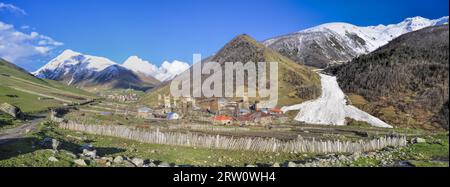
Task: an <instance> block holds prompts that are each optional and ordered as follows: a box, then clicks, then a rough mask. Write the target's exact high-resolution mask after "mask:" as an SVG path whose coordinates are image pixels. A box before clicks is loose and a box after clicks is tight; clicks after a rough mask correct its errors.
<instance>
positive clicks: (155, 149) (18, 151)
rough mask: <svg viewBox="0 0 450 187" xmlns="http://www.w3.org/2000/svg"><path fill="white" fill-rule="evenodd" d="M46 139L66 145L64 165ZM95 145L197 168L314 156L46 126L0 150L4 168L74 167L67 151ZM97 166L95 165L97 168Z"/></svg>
mask: <svg viewBox="0 0 450 187" xmlns="http://www.w3.org/2000/svg"><path fill="white" fill-rule="evenodd" d="M45 137H52V138H56V139H58V140H60V141H61V142H62V145H61V148H62V151H59V152H58V153H56V154H55V157H56V158H57V159H59V160H60V162H57V163H55V162H50V161H48V157H50V156H53V153H52V152H51V151H50V150H46V149H43V148H41V147H39V146H38V144H39V142H40V141H42V140H43V139H44V138H45ZM86 143H91V144H92V145H93V146H94V147H95V148H96V149H97V154H98V155H99V156H108V157H109V156H118V155H121V156H127V157H139V158H143V159H151V160H155V161H161V162H167V163H171V164H177V165H195V166H244V165H246V164H263V163H264V164H270V165H271V164H273V163H275V162H278V163H283V162H286V161H289V160H301V159H306V158H310V157H311V156H313V155H307V154H286V153H284V154H282V153H260V152H258V153H255V152H246V151H229V150H214V149H202V148H195V147H194V148H189V147H180V146H167V145H155V144H144V143H140V142H136V141H130V140H126V139H122V138H114V137H107V136H95V135H89V134H84V133H78V132H73V131H66V130H61V129H58V128H56V126H55V125H53V124H50V123H45V124H42V125H41V126H40V128H39V131H38V132H35V133H33V134H30V135H28V136H27V137H26V138H23V139H21V140H18V141H16V142H11V143H8V144H5V145H2V146H1V147H0V166H73V163H71V162H70V158H69V157H68V156H67V154H66V153H65V151H64V150H67V151H70V152H73V153H76V152H79V147H80V146H81V145H83V144H86ZM93 166H95V165H93Z"/></svg>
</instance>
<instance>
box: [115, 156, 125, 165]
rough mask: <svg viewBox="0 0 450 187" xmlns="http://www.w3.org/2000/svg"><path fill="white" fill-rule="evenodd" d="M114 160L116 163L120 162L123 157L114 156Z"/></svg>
mask: <svg viewBox="0 0 450 187" xmlns="http://www.w3.org/2000/svg"><path fill="white" fill-rule="evenodd" d="M113 162H114V163H115V164H120V163H122V162H123V157H122V156H116V158H114V160H113Z"/></svg>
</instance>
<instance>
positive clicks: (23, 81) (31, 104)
mask: <svg viewBox="0 0 450 187" xmlns="http://www.w3.org/2000/svg"><path fill="white" fill-rule="evenodd" d="M93 98H95V95H93V94H91V93H88V92H85V91H82V90H80V89H77V88H73V87H70V86H66V85H63V84H61V83H59V82H57V81H53V80H46V79H39V78H36V77H34V76H32V75H31V74H29V73H28V72H26V71H25V70H23V69H20V68H18V67H16V66H15V65H13V64H11V63H8V62H6V61H4V60H1V59H0V103H4V102H6V103H10V104H12V105H16V106H18V107H20V108H21V109H22V111H24V112H26V113H33V112H39V111H43V110H46V109H47V108H49V107H55V106H62V105H63V104H64V103H80V102H85V101H87V100H89V99H93Z"/></svg>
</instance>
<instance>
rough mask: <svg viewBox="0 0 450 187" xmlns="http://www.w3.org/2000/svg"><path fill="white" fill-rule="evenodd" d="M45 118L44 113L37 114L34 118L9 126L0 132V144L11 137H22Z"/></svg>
mask: <svg viewBox="0 0 450 187" xmlns="http://www.w3.org/2000/svg"><path fill="white" fill-rule="evenodd" d="M44 120H45V114H39V115H37V116H35V118H34V119H32V120H29V121H26V122H24V123H23V124H21V125H20V126H18V127H14V128H10V129H6V130H3V131H2V132H0V145H1V144H4V143H6V142H9V140H11V139H16V138H22V137H24V136H25V135H26V134H27V133H28V132H30V131H33V130H35V129H36V127H37V124H39V123H40V122H42V121H44Z"/></svg>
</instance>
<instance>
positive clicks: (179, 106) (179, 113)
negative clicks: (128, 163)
mask: <svg viewBox="0 0 450 187" xmlns="http://www.w3.org/2000/svg"><path fill="white" fill-rule="evenodd" d="M137 116H138V117H139V118H143V119H158V118H159V119H167V120H182V119H189V118H196V119H203V120H204V121H209V122H212V124H214V125H229V126H241V127H243V126H266V125H269V124H271V123H273V122H274V121H275V120H288V118H287V117H284V115H283V114H282V112H281V110H280V109H279V108H272V109H269V108H258V104H257V103H256V102H255V103H250V102H249V100H248V98H247V97H243V98H242V99H234V100H233V99H227V98H202V99H194V98H191V97H171V96H170V95H159V96H158V104H157V106H156V107H155V108H149V107H140V108H138V109H137Z"/></svg>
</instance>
